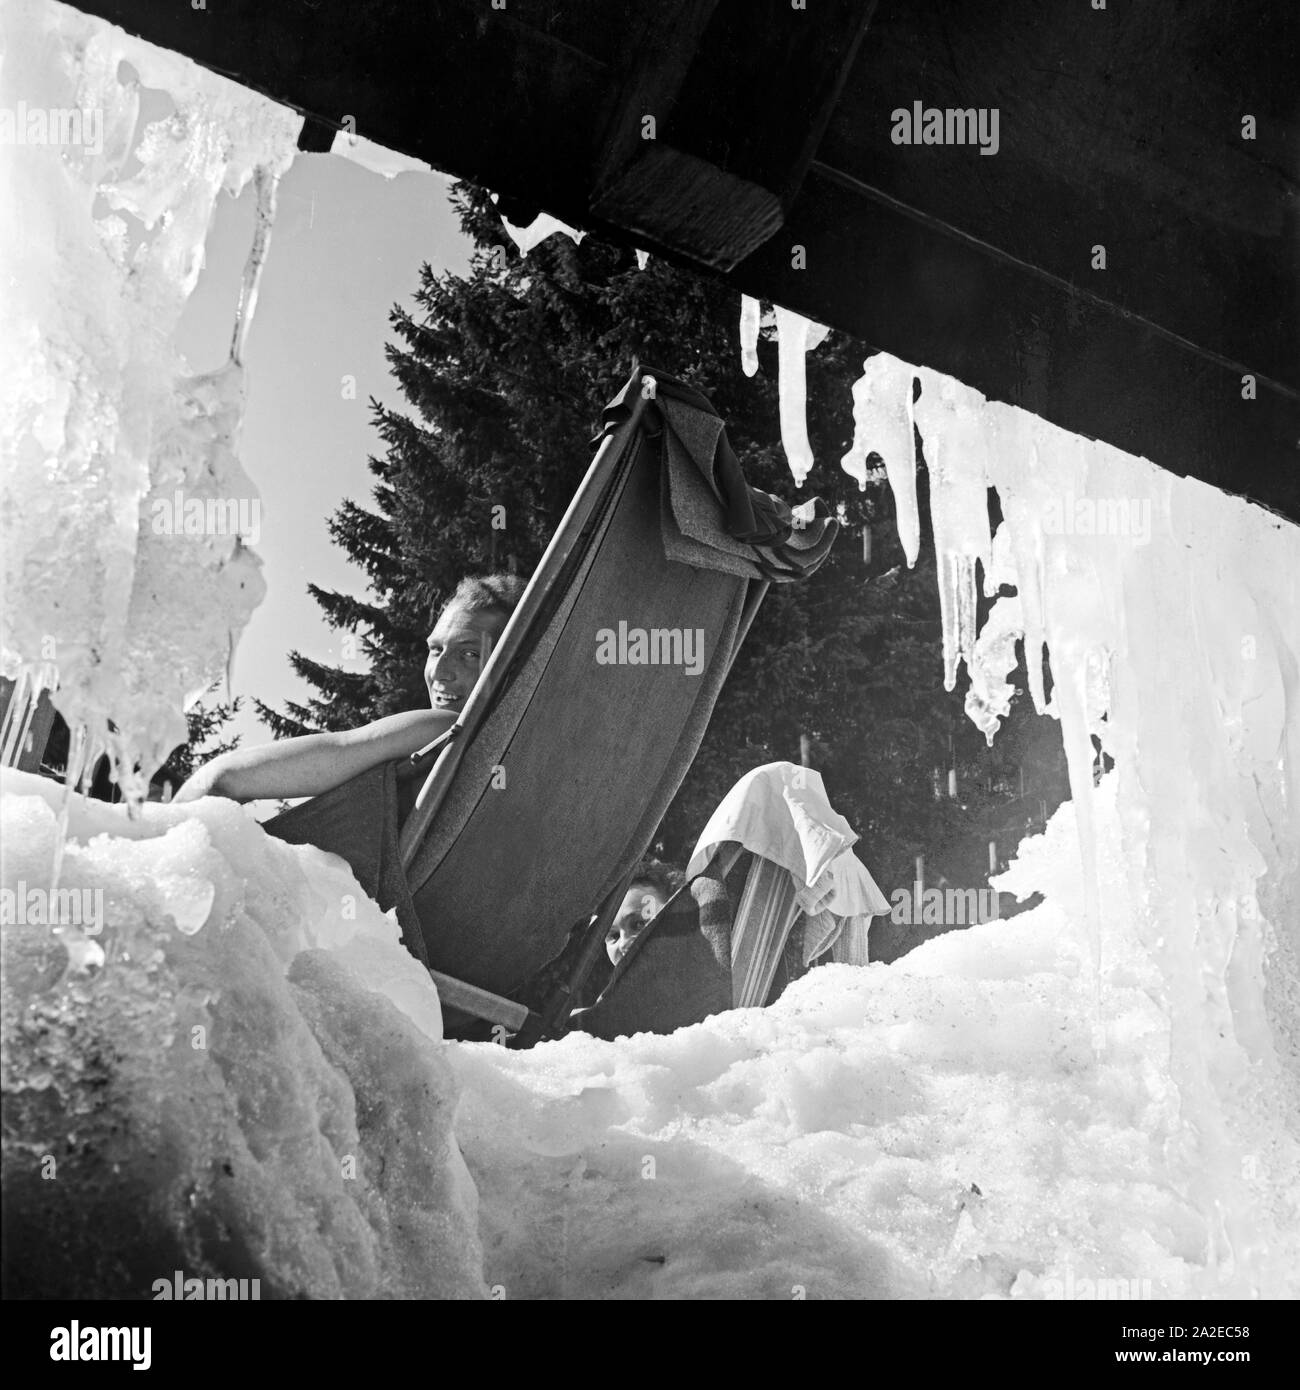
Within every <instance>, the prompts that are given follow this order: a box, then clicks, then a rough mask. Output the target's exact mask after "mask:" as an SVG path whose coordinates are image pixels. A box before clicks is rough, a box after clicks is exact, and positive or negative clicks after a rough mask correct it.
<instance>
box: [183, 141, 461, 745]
mask: <svg viewBox="0 0 1300 1390" xmlns="http://www.w3.org/2000/svg"><path fill="white" fill-rule="evenodd" d="M362 144H363V145H364V142H362ZM354 157H370V158H372V159H374V162H378V163H385V162H386V161H385V160H384V159H383V158H382V154H380V153H377V152H375V151H374V147H370V153H369V154H367V152H366V151H365V150H361V151H359V155H358V156H354ZM393 158H394V159H395V158H397V157H393ZM390 167H396V166H390ZM449 187H450V180H448V179H447V178H445V177H444V176H443V175H441V174H436V173H430V172H427V171H418V172H415V171H412V172H403V173H399V174H397V175H396V176H395V177H391V178H387V177H384V176H383V175H382V174H380V173H376V172H372V170H371V169H368V168H364V167H362V166H361V165H360V164H358V163H355V162H351V160H350V159H345V158H342V157H340V156H339V155H338V154H300V155H299V156H298V157H297V159H296V160H295V161H294V163H293V165H292V167H291V168H290V169H289V171H288V173H287V174H286V175H285V176H284V178H283V179H282V180H281V182H280V188H279V205H278V210H277V213H276V219H275V225H274V230H273V232H272V236H271V244H270V250H269V253H268V256H267V260H266V265H265V268H264V271H263V275H262V281H261V287H260V291H259V296H258V301H257V307H256V312H255V314H254V317H253V324H252V328H251V330H250V333H249V339H248V344H247V349H246V352H245V367H246V384H247V392H248V401H247V413H246V415H245V417H244V432H243V439H242V445H241V448H240V451H239V452H240V459H241V461H242V463H243V465H244V469H245V471H246V472H247V473H248V474H249V476H250V477H251V478H252V479H253V481H254V483H255V484H256V485H257V487H258V489H259V491H260V493H261V504H262V506H261V539H260V543H259V544H258V545H257V546H255V547H254V548H255V550H256V551H257V553H258V554H259V555H260V556H261V557H262V560H263V562H264V568H263V575H264V577H265V579H266V584H267V595H266V599H265V601H264V602H263V603H262V605H261V607H260V608H258V609H257V610H256V611H255V612H254V614H253V617H252V619H251V621H250V622H249V625H248V627H247V629H246V630H245V632H244V635H243V637H242V639H241V640H240V642H239V645H238V647H237V649H236V653H235V664H234V668H233V673H232V677H231V692H232V693H233V694H235V695H244V696H246V697H247V696H256V697H257V698H258V699H260V700H263V701H265V702H266V703H267V704H270V705H273V706H275V707H276V708H281V707H282V706H283V703H284V701H285V700H286V699H292V700H298V701H302V700H305V699H306V698H307V697H308V696H309V695H310V694H312V693H313V692H312V690H311V688H310V687H309V686H308V685H307V684H306V682H304V681H302V680H301V679H300V678H299V677H298V676H297V675H296V674H295V673H294V671H293V669H292V667H291V666H290V665H289V652H290V651H291V650H297V651H300V652H302V653H303V655H305V656H309V657H311V658H313V659H315V660H317V661H324V662H329V663H331V664H340V639H341V637H342V634H341V633H337V632H335V631H333V630H332V629H330V628H329V627H328V626H327V625H326V623H325V621H324V618H323V615H322V613H321V610H320V608H319V607H318V606H317V604H316V603H315V601H314V600H313V599H312V598H311V596H310V595H309V594H308V592H307V585H308V583H309V582H310V583H315V584H318V585H321V586H322V587H324V588H328V589H339V590H342V591H344V592H349V593H354V594H358V595H361V594H363V593H364V591H365V576H364V575H363V574H362V573H361V571H360V570H359V569H357V568H356V567H355V566H354V565H352V564H351V563H350V562H349V561H348V559H347V556H346V554H345V553H344V551H343V550H342V549H341V548H340V547H339V546H337V545H335V544H334V542H333V541H332V540H331V539H330V535H329V531H328V529H327V522H328V519H329V517H330V516H331V514H332V513H333V512H334V511H335V510H336V509H337V507H338V506H339V504H340V503H341V502H342V501H343V500H344V498H351V499H352V500H353V501H355V502H357V503H359V504H360V505H363V506H367V507H369V506H372V505H373V504H372V499H371V495H370V493H371V486H372V483H373V475H372V474H371V473H370V471H369V469H368V468H367V465H366V460H367V457H368V456H369V455H371V454H376V453H382V444H381V441H380V440H379V437H378V435H377V433H376V432H375V430H374V428H373V427H372V425H371V423H370V418H371V417H370V407H369V400H370V397H371V396H374V397H376V398H377V399H378V400H380V401H382V402H383V403H384V404H385V405H388V406H393V407H397V408H399V409H400V408H404V407H407V402H406V399H405V397H404V396H403V395H402V393H401V391H400V390H399V388H398V387H397V384H396V382H395V381H394V380H393V378H392V377H391V376H390V375H389V373H388V368H387V363H386V361H385V359H384V345H385V343H386V342H387V341H388V340H389V337H390V332H389V325H388V314H389V311H390V309H391V307H392V305H393V304H394V303H395V302H399V301H400V302H402V303H403V304H405V305H406V306H407V307H410V305H411V302H412V296H413V294H414V292H415V289H416V287H417V284H418V281H419V270H420V265H421V264H422V262H424V261H428V262H429V264H430V265H431V266H432V267H433V268H434V270H435V271H441V270H450V271H452V272H453V273H454V274H459V275H464V274H467V273H468V270H469V256H470V252H471V250H472V243H471V242H470V241H469V239H468V238H466V237H465V236H464V235H463V234H462V233H461V231H460V227H459V224H458V222H457V219H456V215H455V212H454V210H453V208H452V206H451V203H450V200H449V198H448V189H449ZM253 207H254V194H253V190H252V187H251V185H250V186H249V188H247V189H246V190H245V192H244V194H243V196H242V197H240V198H239V199H234V198H230V197H227V196H224V195H223V196H222V197H220V198H219V200H218V206H217V212H216V215H215V218H214V221H213V226H212V230H211V232H210V233H209V236H208V241H207V247H206V263H205V266H204V270H203V273H202V275H201V277H200V279H199V283H198V285H197V286H196V288H195V290H194V293H193V295H192V296H191V298H190V302H189V304H188V305H187V307H186V311H185V315H184V317H183V319H182V321H181V325H180V329H179V331H178V334H177V342H178V345H179V347H180V350H181V352H182V353H183V354H184V355H185V357H186V359H187V361H188V363H189V366H190V368H191V370H193V371H196V372H202V371H210V370H213V369H214V368H216V367H218V366H220V365H221V364H222V363H223V362H224V361H225V360H226V356H227V353H228V351H229V347H230V338H231V332H232V330H233V327H234V320H235V306H236V304H237V302H238V297H239V283H240V277H241V275H242V272H243V266H244V260H245V257H246V256H247V253H248V248H249V245H250V243H251V240H252V233H253ZM347 376H351V377H355V379H356V388H355V395H354V398H353V399H347V398H346V397H345V391H344V378H345V377H347ZM231 730H232V731H233V732H237V733H239V734H241V735H242V736H243V743H244V745H245V746H250V745H253V744H257V743H266V742H269V741H270V739H271V733H270V730H269V729H268V728H267V727H266V726H265V725H264V724H263V723H262V722H261V721H260V720H259V719H258V718H257V716H256V715H255V714H254V713H253V709H252V700H251V699H246V700H245V707H244V709H243V710H242V711H241V712H240V714H239V716H238V717H237V718H236V720H235V722H234V724H233V725H232V726H231Z"/></svg>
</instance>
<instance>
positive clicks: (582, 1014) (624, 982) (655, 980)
mask: <svg viewBox="0 0 1300 1390" xmlns="http://www.w3.org/2000/svg"><path fill="white" fill-rule="evenodd" d="M736 847H737V846H735V845H734V844H731V843H724V844H722V845H720V846H719V847H718V852H717V854H715V856H714V858H713V860H712V861H711V862H710V864H709V865H708V866H707V867H706V868H705V869H704V870H703V872H702V873H700V874H699V875H698V876H697V877H696V878H693V879H692V880H691V881H690V883H688V884H686V885H685V886H684V887H683V888H680V889H679V890H678V891H677V892H676V893H675V894H674V895H673V897H672V898H670V899H669V900H668V902H667V903H666V904H665V905H664V908H663V911H662V912H660V913H659V915H658V916H657V917H656V918H655V919H654V921H653V922H650V923H649V924H648V925H647V926H646V928H645V930H644V931H643V932H642V933H641V934H640V935H639V936H638V937H637V938H636V940H635V941H634V942H633V943H632V945H631V946H630V947H629V949H628V952H627V954H626V955H625V956H624V957H623V959H622V960H621V961H619V963H618V965H617V967H615V969H614V970H613V972H612V974H611V975H610V977H609V979H608V981H607V983H606V984H605V986H604V990H603V992H602V993H601V995H600V996H599V997H598V998H597V999H596V1001H595V1003H594V1004H592V1005H590V1006H589V1007H588V1008H586V1009H583V1010H580V1011H579V1012H578V1013H577V1014H576V1015H575V1017H574V1019H573V1021H572V1026H573V1029H574V1031H575V1032H582V1033H589V1034H591V1036H593V1037H597V1038H606V1039H613V1038H619V1037H629V1036H631V1035H632V1034H633V1033H671V1032H673V1031H674V1030H675V1029H677V1028H685V1027H687V1026H688V1025H690V1024H692V1023H703V1021H704V1020H705V1019H706V1018H709V1017H710V1016H711V1015H713V1014H717V1013H722V1012H724V1011H725V1010H727V1009H730V1008H731V1007H732V999H733V997H734V996H733V993H732V978H731V931H732V926H733V924H734V922H735V914H736V904H737V903H738V902H739V901H740V895H741V893H742V891H743V889H744V887H745V880H746V879H747V878H748V876H749V871H750V869H751V868H752V866H753V863H754V856H753V855H752V854H749V853H748V852H746V853H742V854H741V855H740V856H739V858H738V859H737V860H736V861H735V863H734V864H733V865H732V867H731V868H730V869H729V870H728V872H727V875H726V878H725V880H724V879H723V877H722V876H721V875H720V874H719V872H718V861H719V859H721V858H724V857H725V856H726V854H727V852H728V851H729V850H732V849H735V848H736ZM807 973H808V967H807V966H805V965H804V963H803V943H802V939H801V933H800V932H798V931H794V932H791V934H790V940H789V941H787V942H786V945H785V949H784V950H783V951H782V953H781V959H780V961H779V962H778V964H777V969H776V975H775V977H774V979H773V981H772V987H771V989H770V990H769V991H768V995H767V998H766V1000H764V1003H765V1004H771V1003H774V1002H775V1001H776V1000H777V999H779V998H780V997H781V995H782V993H784V991H785V989H786V987H787V986H788V985H789V984H790V983H791V982H792V981H794V980H797V979H798V978H799V977H800V976H801V975H806V974H807Z"/></svg>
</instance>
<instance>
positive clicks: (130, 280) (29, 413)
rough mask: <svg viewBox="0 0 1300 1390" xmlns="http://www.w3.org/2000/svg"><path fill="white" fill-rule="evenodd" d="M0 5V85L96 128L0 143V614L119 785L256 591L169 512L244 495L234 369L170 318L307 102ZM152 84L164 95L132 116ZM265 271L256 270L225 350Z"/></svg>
mask: <svg viewBox="0 0 1300 1390" xmlns="http://www.w3.org/2000/svg"><path fill="white" fill-rule="evenodd" d="M0 27H2V28H3V31H4V32H3V38H2V39H0V46H2V47H3V49H4V52H5V62H4V65H3V68H2V69H0V104H4V105H6V106H8V105H12V104H14V103H16V102H18V101H20V100H21V101H26V102H27V103H28V104H29V105H31V106H33V107H40V108H43V109H55V108H57V109H82V110H93V111H95V112H98V113H102V120H103V129H104V139H103V142H102V145H100V144H98V143H96V144H95V145H93V146H92V145H88V144H87V145H76V144H73V145H69V146H67V147H64V148H58V147H56V146H49V147H44V146H32V147H25V148H11V149H7V150H6V151H5V152H4V154H5V158H4V159H3V160H0V207H5V208H12V207H21V208H22V209H23V217H22V220H21V222H16V221H15V220H14V219H13V218H4V217H0V263H3V264H5V266H6V268H7V269H8V270H10V272H11V275H10V292H9V294H8V297H7V304H6V332H5V333H3V334H0V429H2V430H3V432H4V435H5V450H4V454H5V478H4V488H5V494H6V507H5V509H4V516H3V520H2V522H0V524H2V525H3V529H4V536H3V544H2V545H0V550H3V552H4V566H5V571H4V587H5V588H6V589H7V590H8V591H9V592H10V593H12V594H16V593H19V592H21V594H22V601H21V602H10V603H7V604H6V605H5V607H4V612H3V614H2V615H0V646H2V648H3V670H4V673H5V674H6V675H12V674H16V673H17V671H18V670H19V669H20V668H22V667H23V666H24V665H27V666H30V665H33V664H34V663H39V662H41V661H43V660H48V661H51V662H52V663H53V664H54V666H55V667H56V668H57V689H56V691H55V694H54V696H53V698H54V702H55V704H56V706H57V707H58V709H59V710H60V712H61V713H62V714H63V716H64V717H65V719H67V721H68V723H69V726H70V727H71V728H73V729H74V730H75V729H78V728H81V727H82V726H84V727H85V730H86V738H87V740H88V746H93V747H105V746H106V747H108V748H109V749H110V750H111V752H112V756H113V759H114V762H115V764H116V765H117V768H118V771H119V772H123V771H126V772H128V773H134V770H135V769H136V768H137V766H138V765H139V764H141V763H142V762H143V764H144V766H143V767H142V768H141V770H140V772H139V773H138V774H136V775H135V780H134V782H133V783H131V785H130V791H129V794H134V795H136V796H139V795H143V791H142V787H143V778H144V776H145V775H147V773H148V772H149V771H151V770H152V767H153V766H156V765H157V763H158V762H160V761H161V760H162V758H163V757H165V756H166V753H167V751H169V750H170V749H171V748H172V747H174V746H175V745H176V744H177V743H180V742H182V741H183V740H184V738H185V731H186V726H185V720H184V716H183V713H182V707H183V702H184V697H185V695H186V694H187V693H189V692H190V691H191V690H193V689H195V688H201V687H202V686H204V685H206V684H208V683H210V681H211V679H212V678H213V676H214V675H215V674H216V671H217V670H219V663H220V662H221V661H222V660H223V659H224V655H225V646H226V640H227V633H228V632H229V631H230V630H232V629H233V630H235V631H241V630H242V629H243V627H244V625H245V624H246V623H247V620H248V616H249V614H250V613H251V610H252V608H253V606H255V604H256V603H257V602H258V601H260V597H261V594H262V592H263V587H262V585H261V581H260V576H258V575H256V572H255V571H256V563H255V561H252V560H250V559H248V558H246V557H241V556H240V553H239V547H240V538H239V536H238V535H234V536H231V535H228V534H222V535H216V536H214V535H212V534H210V533H211V532H212V530H213V529H214V523H213V522H212V521H208V520H207V517H210V516H212V515H213V513H212V512H206V513H205V519H204V523H203V526H202V527H201V528H198V527H193V526H191V525H190V524H189V518H188V516H186V515H184V514H183V510H184V508H185V507H186V506H188V505H189V503H191V502H198V503H199V504H200V506H202V505H204V504H206V503H207V502H212V503H216V504H225V503H229V502H232V501H239V500H244V499H251V497H252V495H253V489H252V486H251V483H249V482H248V480H247V479H246V478H245V477H244V476H243V475H242V472H241V471H240V470H238V465H237V460H235V459H234V446H235V439H236V438H237V434H238V421H239V415H240V413H241V411H242V389H241V388H240V387H239V385H238V381H237V377H238V369H237V368H232V369H231V372H230V373H227V374H226V376H225V377H223V376H222V374H220V373H218V374H217V375H216V376H214V377H211V378H192V377H190V376H189V375H188V373H187V369H186V367H185V364H184V362H183V361H182V359H181V358H180V356H179V354H178V353H177V351H176V348H175V346H174V344H173V341H172V334H173V332H174V330H175V328H176V325H177V323H178V321H179V319H180V316H181V313H182V311H183V310H184V307H185V304H186V301H187V299H188V297H189V295H190V293H191V292H192V291H193V289H194V286H195V284H196V283H197V280H198V277H199V273H200V270H201V268H202V263H203V244H204V241H205V239H206V237H207V233H208V228H209V225H210V223H211V220H212V215H213V210H214V207H215V203H216V199H217V197H218V195H219V194H220V193H221V192H222V191H223V190H224V191H226V192H228V193H231V194H238V193H239V192H240V190H241V189H242V188H243V187H244V186H245V184H246V183H247V182H248V180H249V179H250V178H251V177H253V175H254V173H255V171H257V170H259V169H265V170H266V171H267V173H266V175H265V182H264V184H263V195H264V196H263V198H262V199H260V204H261V206H260V208H259V227H258V246H259V248H260V250H259V249H257V248H255V253H254V256H253V257H252V258H251V261H252V264H253V268H254V270H255V268H256V264H257V263H258V261H259V260H260V255H261V254H262V253H264V250H265V237H266V231H267V228H268V224H269V214H270V208H269V206H268V205H267V203H266V199H265V193H266V192H268V191H269V190H270V188H271V186H272V185H273V183H274V178H275V176H276V175H277V174H278V173H280V172H282V171H283V170H284V169H286V168H287V167H288V165H289V163H290V162H291V161H292V159H293V157H294V154H295V151H296V140H297V134H298V131H299V130H300V129H301V126H302V117H301V116H299V115H297V114H296V113H294V112H292V111H289V110H287V109H285V108H283V107H279V106H277V105H275V104H274V103H273V102H269V101H267V100H266V99H265V98H263V97H261V96H258V95H256V94H254V93H251V92H249V91H247V90H245V89H244V88H241V87H239V86H238V85H236V84H235V83H232V82H229V81H227V80H226V79H224V78H221V77H218V76H215V75H214V74H212V73H208V72H205V71H203V70H202V69H200V68H198V67H197V66H196V65H195V64H193V63H191V62H189V60H187V59H184V58H182V57H180V56H179V55H176V54H172V53H167V52H165V51H164V50H162V49H157V48H153V47H151V46H150V45H148V44H144V43H141V42H139V41H138V40H135V39H132V38H130V37H129V36H127V35H126V34H124V33H123V32H122V31H121V30H120V29H114V28H112V27H111V26H109V25H105V24H103V23H102V22H100V21H97V20H93V19H91V18H89V17H87V16H84V15H80V14H78V13H77V12H76V11H75V10H71V9H68V8H67V7H63V6H50V5H41V6H27V5H18V6H10V7H7V8H6V9H5V10H3V11H0ZM144 87H147V88H153V89H158V90H161V91H163V92H165V93H166V94H167V95H168V97H170V99H171V101H172V103H173V106H174V109H173V110H171V111H169V112H168V114H167V115H166V116H164V117H162V118H160V119H158V120H154V121H152V122H151V123H149V124H147V125H146V126H145V127H144V128H143V129H142V130H141V131H140V132H139V134H138V137H137V134H136V127H137V117H138V113H139V109H140V93H141V89H142V88H144ZM255 290H256V276H255V274H253V275H250V277H249V278H248V279H247V280H246V283H245V293H244V299H243V303H242V305H241V310H240V317H239V327H238V332H237V334H236V345H235V351H236V353H237V354H238V353H239V352H241V350H242V345H243V341H244V336H245V335H246V333H247V330H248V324H249V321H250V318H251V314H252V308H253V298H254V295H255ZM173 503H175V504H176V505H175V506H174V507H173V505H172V504H173ZM157 504H164V505H165V506H166V507H167V508H169V509H170V510H169V511H168V512H167V514H166V515H161V514H160V513H159V512H158V511H156V510H155V507H156V506H157ZM200 529H201V530H202V531H203V532H204V534H203V535H201V536H199V535H196V534H194V532H195V531H197V530H200ZM168 552H170V554H169V553H168ZM199 556H202V560H201V561H200V563H199V564H198V565H196V564H195V563H194V561H195V559H196V558H198V557H199ZM205 567H206V574H205V573H204V568H205ZM250 581H251V582H250ZM54 683H55V682H53V681H52V682H50V684H54ZM110 722H111V723H114V724H116V725H117V730H118V731H117V732H110ZM128 781H129V782H130V779H129V778H128Z"/></svg>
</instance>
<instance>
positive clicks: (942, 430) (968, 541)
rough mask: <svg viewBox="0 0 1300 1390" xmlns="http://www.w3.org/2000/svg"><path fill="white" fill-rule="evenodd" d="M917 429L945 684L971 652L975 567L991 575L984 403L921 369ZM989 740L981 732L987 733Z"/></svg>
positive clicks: (950, 682)
mask: <svg viewBox="0 0 1300 1390" xmlns="http://www.w3.org/2000/svg"><path fill="white" fill-rule="evenodd" d="M919 375H920V378H921V396H920V400H919V401H918V402H917V405H916V423H917V426H918V427H919V429H920V431H921V439H922V442H923V444H924V447H925V458H926V462H927V464H928V465H929V468H930V518H931V523H932V528H933V531H934V550H935V555H936V557H937V560H938V568H939V602H940V608H941V611H942V615H943V684H944V689H945V690H952V689H953V688H954V687H955V685H956V683H957V664H958V662H959V661H962V660H965V661H966V662H967V663H969V661H970V658H971V654H972V653H973V651H974V650H975V612H976V602H975V562H976V561H977V560H979V561H980V562H982V564H983V566H984V569H985V571H986V572H987V571H988V569H989V568H990V551H991V548H992V542H991V539H990V537H989V509H988V500H987V491H988V468H987V456H988V441H987V434H986V430H985V426H984V421H983V407H984V397H983V396H981V395H980V393H979V392H978V391H972V390H971V389H970V388H969V387H966V386H963V385H962V384H961V383H960V382H957V381H954V380H953V379H952V378H951V377H944V376H940V375H939V374H938V373H937V372H932V371H930V370H929V369H928V368H924V367H922V368H920V369H919ZM985 732H986V734H987V732H988V731H987V730H986V731H985Z"/></svg>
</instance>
